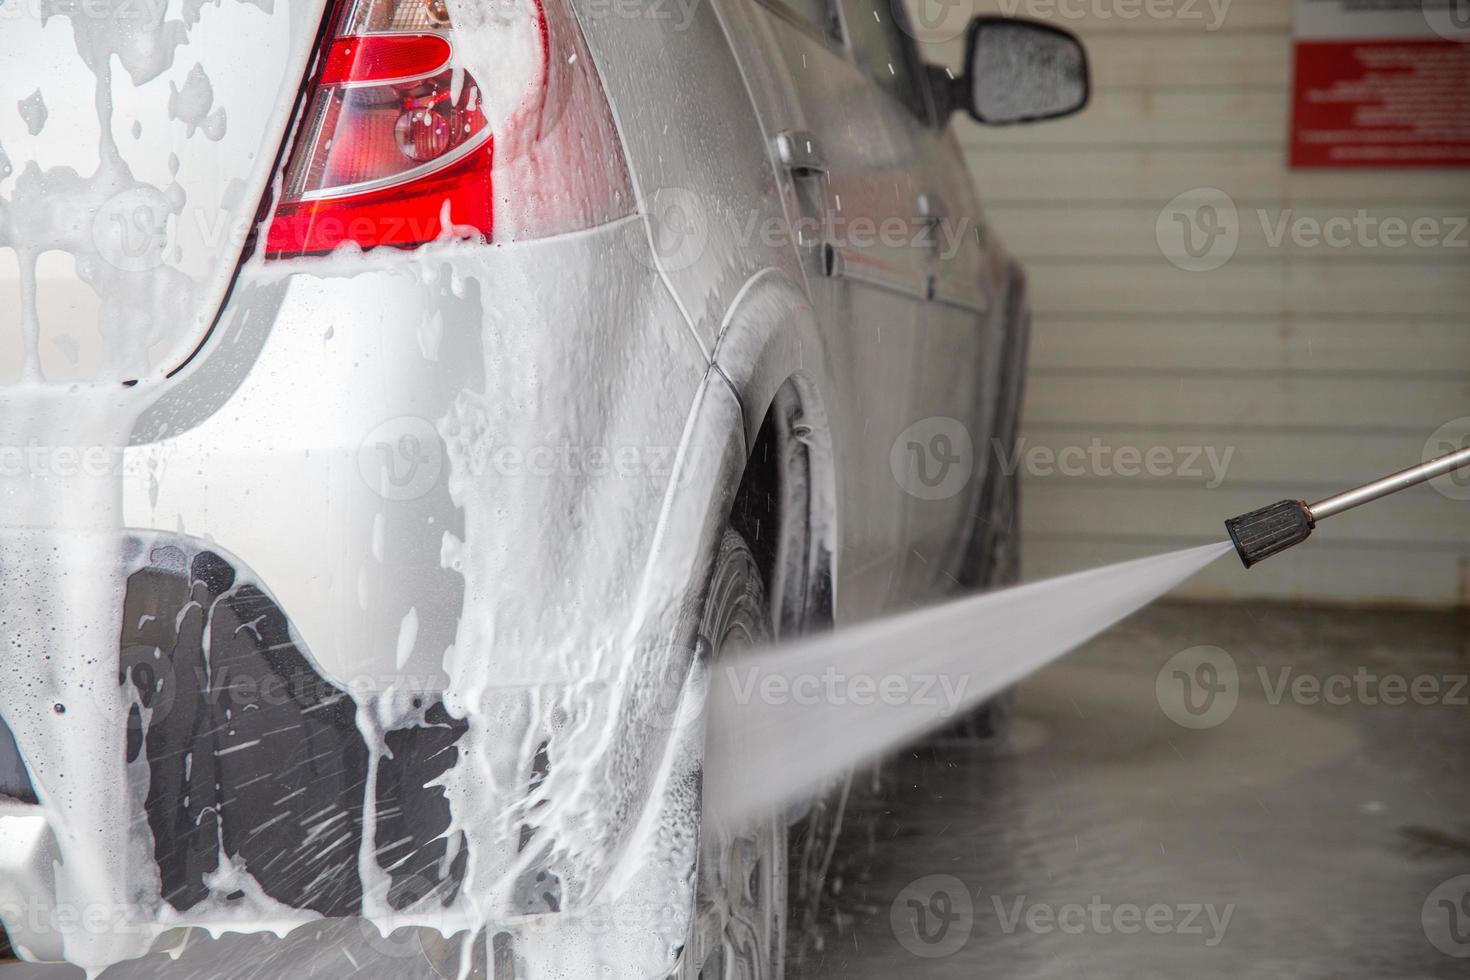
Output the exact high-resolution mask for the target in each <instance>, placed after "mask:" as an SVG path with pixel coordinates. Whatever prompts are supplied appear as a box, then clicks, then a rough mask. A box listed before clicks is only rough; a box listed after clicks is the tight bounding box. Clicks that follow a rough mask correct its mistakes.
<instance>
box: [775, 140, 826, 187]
mask: <svg viewBox="0 0 1470 980" xmlns="http://www.w3.org/2000/svg"><path fill="white" fill-rule="evenodd" d="M776 156H777V157H778V158H779V159H780V161H781V166H783V167H785V168H786V169H787V171H789V172H790V174H791V176H793V177H818V176H826V174H827V158H826V157H825V156H823V154H822V145H821V144H820V143H818V142H817V138H816V137H815V136H813V135H812V134H811V133H809V132H807V131H806V130H804V129H783V130H781V132H779V133H777V134H776Z"/></svg>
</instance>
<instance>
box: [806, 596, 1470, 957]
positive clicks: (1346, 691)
mask: <svg viewBox="0 0 1470 980" xmlns="http://www.w3.org/2000/svg"><path fill="white" fill-rule="evenodd" d="M1200 645H1208V646H1210V647H1214V648H1218V651H1223V654H1224V655H1225V656H1222V654H1221V652H1218V651H1215V650H1206V651H1193V652H1191V653H1187V654H1183V655H1182V656H1178V657H1176V655H1178V654H1180V653H1181V651H1185V650H1190V649H1191V648H1195V647H1197V646H1200ZM1171 658H1172V659H1171ZM1232 667H1233V669H1234V673H1235V675H1236V677H1237V679H1238V680H1237V683H1235V684H1234V685H1232V684H1231V678H1230V674H1231V670H1232ZM1467 674H1470V616H1465V615H1458V614H1423V613H1402V612H1362V611H1352V610H1338V609H1334V610H1297V609H1290V608H1285V607H1273V606H1249V605H1220V606H1215V605H1194V604H1163V605H1158V606H1155V607H1153V608H1151V609H1149V610H1146V611H1145V612H1143V613H1141V614H1139V615H1138V616H1136V617H1134V618H1133V619H1131V620H1129V621H1128V622H1126V623H1124V624H1122V625H1121V626H1119V627H1117V628H1115V629H1113V630H1112V631H1110V632H1109V633H1107V634H1106V635H1104V636H1103V637H1101V638H1099V639H1098V640H1096V641H1094V642H1093V643H1091V644H1089V645H1088V646H1087V647H1085V648H1084V649H1083V650H1081V651H1079V652H1077V653H1075V654H1073V655H1072V656H1071V657H1069V658H1067V659H1066V660H1065V661H1063V662H1062V663H1060V664H1058V665H1056V666H1054V667H1052V668H1049V669H1047V670H1045V671H1043V672H1042V673H1040V674H1038V675H1037V676H1035V677H1034V678H1032V679H1031V680H1030V681H1028V682H1027V683H1025V684H1024V685H1023V686H1022V687H1021V689H1020V690H1019V692H1018V696H1017V699H1016V702H1015V712H1014V715H1013V718H1012V720H1011V722H1010V725H1009V730H1008V732H1007V733H1006V734H1005V735H1004V736H1002V737H1001V738H999V739H997V740H995V741H994V742H992V743H991V744H975V743H973V742H971V743H968V744H957V743H954V742H950V743H949V744H937V745H934V746H930V747H926V748H923V749H919V750H915V751H910V752H907V753H904V754H903V755H902V756H901V757H900V758H898V759H896V760H894V761H893V762H891V763H890V764H888V765H887V766H886V767H885V768H884V771H883V774H882V777H881V779H880V780H878V781H877V785H874V783H875V779H874V777H873V775H872V774H865V775H864V776H863V777H862V778H860V779H859V780H858V784H859V785H858V786H857V787H856V788H855V789H854V793H853V797H852V799H851V801H850V808H849V819H848V823H847V826H846V829H845V831H844V833H843V835H842V838H841V839H840V841H839V844H838V850H837V852H836V857H835V860H834V868H835V870H836V874H837V877H836V880H835V885H836V886H837V893H836V895H835V896H833V897H832V898H830V899H829V900H828V901H827V903H826V904H825V906H824V908H823V909H822V914H821V917H820V918H821V923H822V926H821V932H820V936H819V942H820V949H819V950H818V951H816V952H812V953H809V954H808V955H807V956H805V957H804V958H803V960H802V961H801V962H799V963H798V964H796V965H795V968H794V969H793V970H792V976H793V977H794V978H795V980H819V978H820V980H825V978H839V977H840V978H851V980H864V978H873V980H879V978H881V980H894V978H898V977H902V978H905V980H919V978H925V977H943V978H961V977H963V978H965V980H981V978H990V977H995V978H1005V980H1028V978H1042V977H1046V978H1053V977H1067V978H1071V977H1086V978H1089V980H1108V978H1118V980H1148V978H1154V977H1184V976H1188V977H1191V978H1215V977H1218V978H1222V980H1223V978H1229V980H1243V978H1262V980H1265V978H1271V980H1280V978H1291V980H1311V978H1323V980H1327V978H1331V980H1344V978H1354V977H1363V978H1373V980H1395V978H1439V977H1444V978H1449V977H1456V978H1464V977H1470V685H1467V684H1465V679H1466V676H1467ZM1181 677H1182V678H1189V679H1192V680H1193V681H1194V682H1196V683H1201V682H1202V683H1205V684H1208V685H1209V686H1210V687H1212V688H1214V689H1215V695H1216V696H1215V699H1214V701H1213V702H1212V701H1210V700H1208V699H1207V696H1206V695H1205V694H1204V693H1202V692H1201V690H1200V689H1199V688H1196V690H1195V692H1194V701H1193V702H1192V705H1193V708H1194V712H1196V713H1191V712H1190V711H1188V710H1186V709H1185V708H1184V706H1183V702H1182V701H1181V700H1180V698H1181V696H1182V693H1183V686H1182V681H1181ZM1303 678H1305V680H1303ZM1400 679H1402V680H1400ZM1283 680H1284V681H1285V685H1284V687H1283ZM1318 684H1320V685H1321V687H1320V688H1319V687H1318V686H1317V685H1318ZM1400 684H1402V685H1403V687H1402V688H1400V686H1399V685H1400ZM1416 685H1417V686H1416ZM1232 691H1233V692H1234V693H1235V694H1236V695H1237V697H1236V698H1235V699H1234V701H1233V702H1232V696H1231V695H1232ZM1397 701H1402V702H1403V703H1393V702H1397ZM1232 703H1233V707H1232ZM1166 709H1167V712H1168V713H1166ZM1171 714H1172V715H1174V716H1176V717H1179V718H1181V719H1182V720H1183V721H1185V722H1186V723H1187V724H1189V725H1192V726H1195V727H1185V725H1182V724H1179V723H1176V722H1175V721H1174V720H1171V717H1170V715H1171ZM1462 875H1463V876H1466V877H1463V878H1460V877H1458V876H1462ZM935 876H938V877H935Z"/></svg>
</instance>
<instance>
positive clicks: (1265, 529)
mask: <svg viewBox="0 0 1470 980" xmlns="http://www.w3.org/2000/svg"><path fill="white" fill-rule="evenodd" d="M1462 466H1470V447H1466V448H1465V449H1459V450H1456V451H1455V452H1452V453H1446V454H1445V455H1443V456H1439V457H1436V458H1435V459H1431V460H1430V461H1429V462H1427V463H1420V464H1419V465H1418V466H1411V467H1409V468H1408V469H1406V470H1400V471H1399V472H1397V473H1393V474H1391V475H1389V476H1385V477H1384V478H1383V479H1381V480H1374V481H1373V482H1372V483H1365V484H1363V485H1362V486H1361V487H1357V488H1355V489H1352V490H1346V491H1344V492H1342V493H1339V494H1337V495H1335V496H1332V497H1328V498H1327V499H1325V500H1319V501H1317V502H1316V503H1315V504H1308V503H1307V502H1306V501H1304V500H1283V501H1281V502H1280V503H1275V504H1272V505H1271V506H1270V507H1262V508H1261V509H1260V510H1253V511H1251V512H1250V513H1249V514H1241V515H1240V516H1239V517H1232V518H1230V520H1228V521H1226V522H1225V529H1226V530H1227V531H1229V532H1230V540H1231V541H1234V542H1235V550H1236V551H1237V552H1239V554H1240V560H1241V561H1243V562H1244V563H1245V567H1246V568H1250V567H1251V566H1252V565H1254V564H1255V563H1256V562H1259V561H1264V560H1266V559H1267V558H1270V557H1271V556H1272V555H1275V554H1279V553H1280V552H1283V551H1285V550H1286V549H1287V548H1290V547H1291V546H1292V545H1297V544H1301V543H1302V542H1303V541H1305V540H1307V537H1308V536H1309V535H1310V534H1311V533H1312V529H1313V528H1314V527H1316V526H1317V522H1318V521H1320V520H1322V519H1323V518H1326V517H1331V516H1333V515H1334V514H1341V513H1342V512H1343V511H1345V510H1352V509H1353V508H1354V507H1358V506H1360V505H1362V504H1366V503H1368V502H1369V501H1370V500H1377V499H1378V498H1379V497H1387V496H1388V495H1389V494H1391V493H1398V492H1399V491H1400V490H1403V489H1406V488H1408V487H1412V486H1415V485H1417V484H1420V483H1424V482H1425V481H1426V480H1432V479H1434V478H1435V477H1437V476H1443V475H1444V474H1446V473H1453V472H1454V471H1455V470H1458V469H1460V468H1461V467H1462Z"/></svg>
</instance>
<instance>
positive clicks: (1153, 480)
mask: <svg viewBox="0 0 1470 980" xmlns="http://www.w3.org/2000/svg"><path fill="white" fill-rule="evenodd" d="M917 2H922V3H934V2H936V0H917ZM1152 6H1154V8H1155V9H1159V10H1166V11H1172V15H1170V16H1160V17H1150V16H1148V15H1147V14H1146V13H1140V12H1139V11H1140V8H1142V7H1143V5H1142V4H1141V3H1134V2H1130V0H977V3H976V4H975V6H974V9H973V12H974V13H977V14H982V13H1005V14H1006V15H1009V16H1021V17H1031V18H1032V19H1037V20H1044V21H1048V22H1050V23H1054V24H1056V25H1058V26H1061V27H1066V28H1068V29H1070V30H1072V31H1073V32H1075V33H1077V34H1078V35H1079V36H1080V37H1081V38H1082V39H1083V41H1084V42H1085V43H1086V45H1087V48H1088V52H1089V55H1090V58H1091V62H1092V71H1093V80H1094V86H1095V87H1094V94H1093V102H1092V104H1091V106H1090V107H1089V108H1088V109H1087V111H1086V112H1085V113H1083V114H1082V115H1080V116H1078V117H1075V118H1073V119H1068V120H1062V121H1056V122H1050V123H1045V124H1041V125H1034V126H1019V127H1011V128H986V127H982V126H979V125H976V124H974V123H973V122H971V121H970V119H969V118H968V117H962V118H960V119H958V121H957V123H956V128H957V133H958V135H959V139H960V141H961V143H962V145H963V147H964V149H965V152H966V156H967V159H968V161H969V164H970V167H971V169H972V171H973V172H974V175H975V179H976V182H977V185H978V187H979V190H980V194H981V198H982V202H983V204H984V207H985V209H986V212H987V215H988V218H989V220H990V222H991V223H992V225H994V226H995V227H996V228H997V230H998V231H999V234H1000V235H1001V237H1002V238H1003V239H1004V240H1005V241H1006V242H1007V243H1008V245H1009V247H1010V249H1011V250H1012V251H1013V252H1015V253H1016V254H1017V255H1018V256H1020V257H1021V259H1022V260H1023V261H1024V262H1025V264H1026V267H1027V269H1028V271H1029V274H1030V279H1031V298H1032V304H1033V308H1034V313H1035V322H1034V333H1033V340H1032V350H1031V373H1030V378H1029V382H1028V384H1029V390H1028V397H1027V401H1026V416H1025V422H1024V425H1023V436H1024V439H1025V443H1024V446H1023V452H1022V454H1021V456H1020V463H1021V466H1022V470H1021V472H1022V474H1023V532H1024V535H1025V538H1024V545H1023V556H1024V558H1023V561H1024V568H1025V574H1026V577H1027V578H1041V577H1045V576H1049V575H1055V574H1059V573H1062V572H1067V571H1074V570H1077V569H1081V568H1086V567H1092V566H1096V565H1099V564H1103V563H1107V562H1113V561H1121V560H1124V559H1128V558H1135V557H1141V556H1144V555H1148V554H1155V553H1159V552H1163V551H1167V550H1170V549H1173V548H1180V547H1184V546H1188V545H1193V544H1204V543H1207V542H1209V541H1211V540H1220V539H1223V537H1224V532H1223V529H1222V526H1221V522H1222V521H1223V520H1224V519H1225V518H1227V517H1231V516H1234V515H1236V514H1239V513H1243V512H1245V511H1249V510H1253V509H1255V508H1257V507H1261V506H1264V505H1266V504H1268V503H1272V502H1274V501H1277V500H1281V499H1285V498H1303V497H1304V498H1306V499H1307V500H1308V501H1312V500H1317V499H1320V498H1321V497H1325V496H1328V495H1329V494H1332V493H1334V492H1337V491H1339V490H1342V489H1346V488H1347V487H1349V486H1352V485H1356V484H1358V483H1362V482H1364V481H1366V480H1368V479H1372V478H1376V477H1378V476H1380V475H1383V474H1386V473H1389V472H1391V471H1394V470H1397V469H1401V468H1403V467H1405V466H1409V465H1412V464H1414V463H1417V462H1419V461H1420V460H1421V458H1422V457H1423V454H1424V452H1425V447H1426V444H1427V443H1429V442H1430V441H1431V440H1432V439H1437V440H1439V441H1440V442H1445V441H1446V439H1445V437H1446V434H1448V440H1449V441H1452V442H1454V445H1448V444H1446V445H1443V447H1442V448H1441V449H1440V450H1439V451H1448V450H1449V449H1451V448H1456V447H1458V445H1460V444H1461V443H1460V440H1462V439H1463V438H1464V437H1465V436H1466V435H1467V434H1470V314H1467V311H1470V247H1467V241H1470V231H1467V230H1466V228H1465V221H1466V218H1467V215H1470V170H1409V169H1399V170H1335V171H1328V170H1322V171H1292V170H1290V169H1289V168H1288V167H1287V164H1286V151H1287V136H1288V126H1289V116H1290V100H1291V72H1292V47H1291V33H1292V18H1293V7H1292V3H1291V2H1290V0H1234V2H1232V3H1229V4H1228V6H1226V7H1225V8H1224V14H1223V17H1222V18H1219V19H1218V24H1217V23H1216V21H1217V15H1216V13H1215V10H1218V9H1219V0H1216V7H1215V8H1214V9H1212V8H1211V6H1210V4H1208V3H1207V2H1205V0H1172V3H1167V2H1166V3H1161V4H1158V5H1152ZM1127 11H1133V12H1134V17H1133V19H1124V18H1123V17H1122V16H1120V15H1121V14H1122V13H1124V12H1127ZM970 12H971V11H969V10H967V11H965V13H970ZM1064 12H1065V13H1064ZM931 15H932V11H931ZM952 17H953V15H947V16H946V19H945V23H946V24H949V23H951V22H952ZM911 19H912V18H911ZM963 19H964V18H963V17H961V18H960V20H961V22H962V21H963ZM931 23H932V17H931ZM915 33H918V34H921V35H925V42H926V43H925V44H924V48H925V51H926V54H927V56H928V58H929V60H931V61H933V62H935V63H939V64H945V65H949V66H952V67H954V68H956V69H957V68H958V67H959V65H960V64H961V62H962V61H963V50H962V49H963V43H964V42H963V37H957V38H953V39H949V40H944V39H943V35H944V34H946V33H953V29H952V28H941V29H940V30H938V31H931V32H928V33H927V34H926V30H925V28H924V27H923V26H922V25H921V24H919V23H917V22H916V24H915ZM936 36H937V37H938V39H936ZM1196 188H1214V189H1217V190H1219V191H1223V192H1225V194H1227V195H1229V198H1230V199H1231V200H1232V201H1233V202H1234V204H1235V206H1236V208H1237V211H1238V222H1239V226H1238V227H1239V244H1238V246H1237V248H1236V251H1235V253H1234V254H1233V256H1232V257H1231V258H1230V260H1229V261H1228V262H1227V263H1226V264H1225V265H1224V266H1222V267H1221V268H1218V269H1215V270H1213V271H1190V270H1189V269H1188V268H1180V267H1178V266H1176V265H1175V264H1174V263H1173V262H1171V261H1170V256H1167V255H1166V254H1164V253H1165V247H1164V246H1161V244H1160V238H1161V237H1162V236H1160V235H1159V234H1158V233H1156V225H1157V224H1158V222H1159V217H1160V214H1161V212H1162V211H1163V210H1164V209H1165V207H1166V205H1168V203H1169V202H1170V201H1171V199H1173V198H1174V197H1175V196H1176V195H1178V194H1180V193H1182V192H1186V191H1190V190H1193V189H1196ZM1360 211H1361V212H1366V215H1367V216H1368V217H1370V218H1375V219H1387V218H1390V217H1397V218H1401V219H1405V220H1407V221H1412V220H1414V219H1416V218H1420V217H1425V216H1427V217H1430V218H1432V219H1435V221H1436V223H1437V225H1436V227H1438V228H1439V229H1440V233H1441V234H1440V237H1441V238H1442V239H1443V240H1442V241H1440V242H1438V243H1436V244H1435V245H1432V246H1428V247H1417V246H1415V245H1413V244H1412V243H1411V244H1409V245H1407V246H1405V247H1397V248H1391V247H1385V246H1384V245H1383V244H1382V242H1381V241H1378V240H1377V239H1376V238H1375V237H1374V236H1369V235H1355V236H1354V238H1353V241H1351V243H1350V244H1348V245H1346V246H1345V247H1331V246H1328V245H1326V244H1316V245H1309V246H1307V247H1299V246H1298V245H1297V244H1294V243H1293V241H1292V234H1291V233H1290V232H1288V233H1287V234H1286V235H1285V236H1284V237H1283V238H1281V240H1280V242H1279V244H1277V243H1276V242H1274V241H1273V239H1275V238H1276V237H1277V236H1276V231H1277V229H1278V228H1279V227H1281V222H1282V221H1283V220H1285V221H1286V222H1287V223H1288V224H1287V225H1286V227H1288V228H1291V227H1297V226H1298V225H1297V224H1296V223H1297V222H1299V220H1300V219H1303V218H1308V219H1311V218H1315V219H1317V220H1319V221H1325V220H1327V219H1329V218H1333V217H1338V216H1345V217H1346V218H1348V219H1353V218H1354V216H1355V215H1357V214H1358V213H1359V212H1360ZM1456 228H1458V232H1457V233H1455V229H1456ZM1375 242H1377V246H1376V247H1375V244H1374V243H1375ZM1456 242H1458V244H1456ZM1175 257H1176V258H1178V256H1175ZM1184 264H1186V265H1187V264H1188V263H1187V262H1186V263H1184ZM1442 427H1443V428H1442ZM1437 433H1438V434H1437ZM1094 446H1096V447H1098V452H1097V453H1093V452H1092V447H1094ZM1065 447H1082V449H1084V450H1088V451H1089V457H1088V462H1087V464H1086V465H1085V467H1083V468H1084V469H1085V472H1081V473H1079V472H1077V470H1078V467H1077V466H1075V465H1073V466H1069V467H1068V469H1069V472H1068V473H1065V474H1064V473H1061V472H1058V471H1057V467H1056V466H1055V465H1048V463H1047V459H1048V456H1047V454H1046V452H1045V450H1051V452H1052V454H1056V453H1059V452H1061V451H1062V450H1063V449H1064V448H1065ZM1125 447H1131V448H1133V449H1136V450H1138V451H1140V452H1141V453H1146V452H1148V451H1149V450H1151V449H1155V448H1156V447H1163V448H1162V449H1158V450H1156V451H1155V454H1154V457H1153V458H1154V460H1155V462H1156V463H1157V462H1158V461H1160V460H1163V459H1165V458H1168V457H1170V456H1171V455H1172V460H1173V462H1172V463H1171V464H1170V465H1168V466H1165V467H1161V466H1158V465H1155V466H1154V467H1153V469H1154V470H1155V473H1154V474H1153V475H1149V474H1148V473H1146V472H1143V470H1146V469H1147V468H1146V467H1144V468H1139V467H1136V466H1127V465H1124V466H1121V467H1119V466H1114V465H1113V464H1112V459H1113V454H1116V453H1118V452H1119V451H1120V450H1124V449H1125ZM1038 449H1040V450H1042V451H1041V452H1038V451H1037V450H1038ZM977 451H978V450H977ZM1196 452H1197V453H1199V454H1200V455H1199V456H1198V457H1196V458H1194V459H1193V460H1192V462H1191V460H1190V457H1191V456H1192V455H1193V454H1194V453H1196ZM1211 453H1213V460H1214V461H1215V465H1213V466H1212V463H1211V458H1212V457H1211V456H1210V455H1209V454H1211ZM1094 455H1096V456H1098V457H1099V458H1101V459H1103V460H1104V462H1103V464H1102V465H1100V466H1099V465H1095V464H1094V463H1092V462H1091V459H1092V458H1093V456H1094ZM1076 458H1077V453H1076V452H1075V451H1074V452H1073V454H1072V457H1071V459H1072V460H1073V462H1074V463H1075V460H1076ZM1116 458H1117V460H1118V462H1119V463H1120V464H1123V463H1127V462H1129V461H1130V457H1129V456H1128V455H1127V454H1126V453H1125V454H1124V455H1123V456H1121V457H1116ZM1118 468H1123V469H1127V470H1130V471H1131V470H1133V469H1135V468H1137V469H1139V470H1140V472H1139V473H1138V474H1137V475H1119V473H1118V472H1116V470H1117V469H1118ZM1163 470H1167V472H1163V473H1162V475H1160V471H1163ZM1217 472H1222V473H1223V479H1219V480H1218V481H1217V479H1216V477H1215V473H1217ZM1217 484H1218V485H1217ZM1184 592H1185V594H1188V595H1193V596H1201V597H1203V596H1212V597H1213V596H1228V597H1244V596H1256V597H1269V598H1274V599H1294V600H1329V601H1350V602H1377V601H1384V602H1390V603H1399V602H1407V603H1423V604H1436V605H1450V604H1461V605H1463V604H1466V603H1470V481H1465V480H1461V481H1460V482H1459V483H1458V484H1453V483H1452V484H1443V483H1442V484H1441V485H1440V486H1439V487H1438V488H1434V487H1421V488H1417V489H1415V490H1412V491H1407V492H1405V493H1402V494H1399V495H1398V496H1397V497H1393V498H1390V499H1387V500H1384V501H1381V502H1379V503H1377V504H1374V505H1372V506H1370V507H1367V508H1364V509H1361V510H1359V511H1355V512H1351V513H1348V514H1344V515H1342V516H1340V517H1335V518H1333V520H1332V522H1331V523H1330V524H1324V525H1323V527H1322V528H1321V529H1319V531H1318V532H1317V534H1316V535H1315V536H1314V537H1313V540H1312V541H1311V542H1309V543H1308V544H1306V545H1304V546H1303V547H1301V548H1298V549H1296V550H1294V551H1293V552H1291V553H1290V554H1288V555H1284V556H1281V557H1279V558H1276V559H1273V560H1272V561H1270V562H1267V563H1265V564H1264V565H1261V566H1258V567H1256V568H1254V569H1251V570H1250V572H1248V573H1246V572H1243V571H1242V570H1241V568H1240V566H1239V563H1238V562H1235V561H1233V560H1231V561H1222V562H1219V563H1217V564H1216V565H1215V566H1214V567H1213V568H1211V569H1210V570H1209V571H1207V572H1206V573H1205V574H1203V575H1201V576H1200V577H1199V578H1197V579H1195V580H1194V581H1193V582H1191V583H1190V584H1189V585H1188V586H1187V587H1186V588H1185V590H1184Z"/></svg>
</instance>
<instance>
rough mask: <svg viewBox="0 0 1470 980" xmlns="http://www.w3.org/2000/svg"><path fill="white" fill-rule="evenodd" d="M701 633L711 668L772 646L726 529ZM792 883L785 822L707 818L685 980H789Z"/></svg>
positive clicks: (736, 540) (752, 578)
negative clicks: (736, 825) (745, 825)
mask: <svg viewBox="0 0 1470 980" xmlns="http://www.w3.org/2000/svg"><path fill="white" fill-rule="evenodd" d="M699 632H700V635H701V636H702V637H703V638H704V639H706V640H707V641H708V642H709V645H710V646H709V648H710V659H711V664H718V663H719V661H720V659H721V657H722V655H728V654H731V653H734V652H736V651H738V650H741V649H746V648H750V647H755V646H762V645H765V644H767V643H769V642H770V639H771V622H770V607H769V605H768V603H767V601H766V591H765V586H764V584H763V581H762V577H761V571H760V567H759V566H758V565H757V564H756V561H755V557H754V555H752V554H751V551H750V547H749V546H748V545H747V544H746V543H745V539H744V538H742V537H741V536H740V535H739V534H737V533H736V532H735V531H732V530H727V531H725V533H724V536H723V537H722V539H721V541H720V550H719V554H718V555H717V556H716V558H715V566H714V571H713V572H712V573H711V575H710V585H709V590H708V593H707V597H706V599H705V608H704V613H703V615H702V617H701V622H700V629H699ZM787 882H788V878H787V828H786V822H785V820H784V819H781V818H775V819H772V820H770V821H767V822H765V823H762V824H761V825H759V826H757V827H755V828H753V829H749V830H741V831H739V832H737V833H734V834H731V833H729V832H728V831H726V830H725V829H724V828H722V827H721V826H719V824H718V822H717V821H716V820H713V819H711V815H710V814H708V813H707V812H706V814H705V815H704V819H703V820H702V822H701V828H700V852H699V870H698V878H697V884H696V898H695V910H694V911H695V914H694V930H693V934H692V935H691V937H690V942H689V945H688V947H687V948H686V949H685V952H684V956H683V957H682V958H681V960H680V972H679V973H678V978H679V980H726V978H732V980H783V977H784V973H785V962H786V919H787V887H788V885H787Z"/></svg>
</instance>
